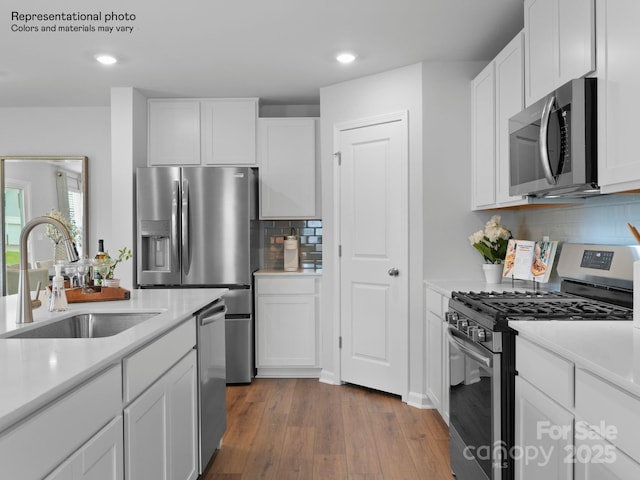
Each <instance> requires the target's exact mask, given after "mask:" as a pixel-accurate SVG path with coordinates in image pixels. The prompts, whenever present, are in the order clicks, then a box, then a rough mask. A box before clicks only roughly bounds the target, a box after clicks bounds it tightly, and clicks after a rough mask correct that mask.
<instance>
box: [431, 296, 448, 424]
mask: <svg viewBox="0 0 640 480" xmlns="http://www.w3.org/2000/svg"><path fill="white" fill-rule="evenodd" d="M425 298H426V307H427V308H426V334H427V339H426V345H427V368H426V373H427V381H426V385H427V396H428V397H429V400H430V401H431V402H432V403H433V406H434V407H435V408H436V409H437V410H438V412H439V413H440V415H441V416H442V418H443V419H444V421H445V423H446V424H447V425H448V424H449V385H450V381H449V339H448V334H447V323H446V320H445V313H446V311H447V309H448V303H449V297H448V296H446V295H442V294H441V293H439V292H437V291H435V290H432V289H430V288H428V287H427V289H426V293H425Z"/></svg>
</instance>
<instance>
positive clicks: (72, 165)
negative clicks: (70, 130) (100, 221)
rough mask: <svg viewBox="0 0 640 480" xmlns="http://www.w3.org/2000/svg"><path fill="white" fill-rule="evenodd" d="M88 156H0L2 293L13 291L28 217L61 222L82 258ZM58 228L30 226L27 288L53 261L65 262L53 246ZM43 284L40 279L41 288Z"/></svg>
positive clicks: (86, 225)
mask: <svg viewBox="0 0 640 480" xmlns="http://www.w3.org/2000/svg"><path fill="white" fill-rule="evenodd" d="M87 166H88V158H87V157H83V156H73V157H66V156H64V157H63V156H37V157H24V156H0V186H1V187H2V193H3V195H0V212H1V213H0V215H2V219H1V221H0V230H1V231H2V236H1V238H0V247H1V249H2V257H1V260H0V267H1V270H0V271H1V273H2V274H1V279H0V281H1V282H2V289H1V290H0V291H1V292H2V294H3V295H9V294H12V293H16V292H17V272H18V270H19V269H18V267H17V264H19V249H20V248H19V246H20V245H19V244H20V242H19V239H20V232H21V231H22V228H23V227H24V225H25V223H26V222H28V221H29V220H31V219H32V218H35V217H39V216H42V215H51V216H54V217H56V218H58V219H59V220H61V221H63V223H65V224H66V225H67V226H69V227H70V230H71V232H72V234H73V236H74V241H75V242H76V247H77V248H78V252H79V253H80V258H83V257H84V255H85V253H86V252H87V240H88V238H89V237H88V225H89V222H88V215H89V208H88V200H89V195H88V193H89V192H88V182H87V179H88V177H87ZM58 241H59V235H58V234H57V230H55V229H54V228H52V227H47V226H46V225H39V226H37V227H36V228H34V229H33V231H32V232H31V234H30V235H29V239H28V258H27V261H28V262H29V269H30V271H29V276H30V277H32V278H31V282H30V284H31V287H32V288H33V289H35V286H36V282H37V281H38V280H41V279H45V278H46V279H47V281H48V272H49V267H51V266H52V265H53V263H54V262H55V261H56V260H57V259H62V260H66V254H65V253H64V249H63V248H62V249H61V248H57V242H58ZM44 285H46V283H43V286H44Z"/></svg>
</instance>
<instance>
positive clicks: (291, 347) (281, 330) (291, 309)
mask: <svg viewBox="0 0 640 480" xmlns="http://www.w3.org/2000/svg"><path fill="white" fill-rule="evenodd" d="M316 318H317V315H316V297H315V296H312V295H273V296H263V295H259V296H258V305H257V317H256V324H257V326H256V329H257V356H256V358H257V365H256V366H257V367H258V368H259V367H293V366H298V367H315V366H317V365H318V351H317V337H318V325H317V321H316Z"/></svg>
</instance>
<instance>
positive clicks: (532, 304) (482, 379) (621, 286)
mask: <svg viewBox="0 0 640 480" xmlns="http://www.w3.org/2000/svg"><path fill="white" fill-rule="evenodd" d="M638 259H640V246H606V245H587V244H565V245H563V246H562V251H561V253H560V258H559V261H558V266H557V270H558V274H559V275H560V276H561V277H562V283H561V287H560V291H559V292H553V291H535V290H534V291H504V292H453V293H452V296H451V300H450V301H449V311H448V312H447V321H448V323H449V326H448V331H449V332H448V333H449V343H450V356H449V362H450V368H451V387H450V412H449V417H450V425H449V428H450V435H451V437H450V450H451V468H452V470H453V472H454V474H455V475H456V478H457V479H458V480H481V479H492V480H498V479H500V480H502V479H512V478H513V476H514V469H513V458H512V457H511V456H510V455H509V452H511V451H512V447H513V445H514V415H515V411H514V392H515V376H516V374H517V373H516V371H515V335H516V332H515V331H514V330H512V329H510V328H509V321H510V320H530V321H536V320H558V321H571V320H573V321H575V320H623V321H631V320H632V319H633V309H632V303H633V268H632V266H633V262H634V261H635V260H638Z"/></svg>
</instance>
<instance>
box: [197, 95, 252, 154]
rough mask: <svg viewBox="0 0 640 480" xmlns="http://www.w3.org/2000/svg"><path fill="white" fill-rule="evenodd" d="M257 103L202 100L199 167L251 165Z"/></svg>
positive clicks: (249, 100)
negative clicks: (203, 165) (200, 163)
mask: <svg viewBox="0 0 640 480" xmlns="http://www.w3.org/2000/svg"><path fill="white" fill-rule="evenodd" d="M257 119H258V101H257V100H256V99H248V100H226V99H220V100H206V101H203V102H202V163H203V164H205V165H254V164H255V163H256V123H257Z"/></svg>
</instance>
